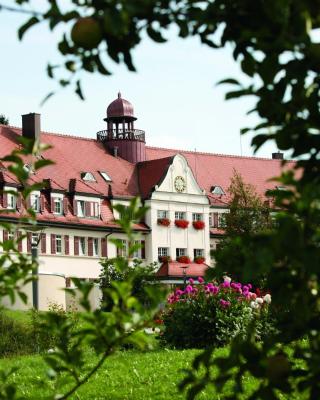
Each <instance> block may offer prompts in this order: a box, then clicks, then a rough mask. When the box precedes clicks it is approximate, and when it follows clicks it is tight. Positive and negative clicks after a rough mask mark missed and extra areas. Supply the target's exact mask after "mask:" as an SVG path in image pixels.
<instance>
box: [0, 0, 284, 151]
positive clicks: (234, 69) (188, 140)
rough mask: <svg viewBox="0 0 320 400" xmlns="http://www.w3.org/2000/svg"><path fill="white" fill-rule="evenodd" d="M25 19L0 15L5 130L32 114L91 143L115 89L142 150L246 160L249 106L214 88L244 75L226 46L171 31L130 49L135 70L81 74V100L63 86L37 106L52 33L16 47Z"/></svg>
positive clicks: (36, 33)
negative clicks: (142, 140)
mask: <svg viewBox="0 0 320 400" xmlns="http://www.w3.org/2000/svg"><path fill="white" fill-rule="evenodd" d="M36 1H37V0H36ZM38 1H40V0H38ZM41 1H42V3H43V0H41ZM0 3H2V4H5V3H6V4H8V3H10V2H8V1H0ZM12 3H13V2H11V5H12ZM25 20H26V16H24V15H20V14H17V13H12V12H7V11H0V54H1V56H0V59H1V63H0V72H1V73H0V114H5V115H6V116H7V117H8V118H9V121H10V125H13V126H21V114H25V113H29V112H38V113H40V114H41V127H42V130H44V131H47V132H57V133H64V134H70V135H75V136H85V137H90V138H94V137H96V132H97V131H99V130H102V129H105V128H106V125H105V122H104V121H103V118H105V114H106V109H107V106H108V104H109V103H110V102H111V101H113V100H114V99H115V98H116V97H117V93H118V91H119V90H120V91H121V93H122V97H123V98H125V99H127V100H129V101H130V102H131V103H132V104H133V106H134V110H135V116H136V117H137V118H138V120H137V121H136V124H135V127H136V128H138V129H142V130H145V132H146V141H147V144H148V145H149V146H157V147H167V148H175V149H184V150H191V151H195V150H196V151H204V152H210V153H218V154H235V155H244V156H251V155H253V150H252V148H251V147H250V141H251V136H250V135H245V136H242V137H241V139H240V129H241V128H243V127H247V126H253V125H254V124H255V123H257V121H258V119H257V117H255V116H254V115H250V116H247V115H246V112H247V111H249V110H250V109H251V108H253V105H254V102H253V101H252V100H249V99H241V100H228V101H225V100H224V95H225V92H226V91H227V89H228V87H227V86H217V85H216V83H217V82H218V81H220V80H221V79H224V78H227V77H235V78H238V79H243V78H244V77H243V75H242V74H241V72H240V69H239V67H238V65H237V64H236V63H235V62H234V61H233V59H232V57H231V50H230V48H229V49H222V50H213V49H210V48H209V47H207V46H204V45H201V43H200V41H199V40H198V39H197V38H192V39H179V38H177V36H176V35H175V33H174V32H173V31H170V33H168V35H167V37H168V38H169V41H168V42H167V43H165V44H157V43H155V42H152V41H151V40H149V39H148V38H146V39H144V40H143V41H142V43H141V44H140V45H139V46H138V47H137V48H136V49H135V50H134V52H133V60H134V63H135V66H136V68H137V72H135V73H133V72H129V71H128V70H127V69H126V67H125V66H118V65H117V64H115V63H112V62H111V61H109V64H108V65H107V67H108V68H109V69H111V71H112V72H113V75H112V76H111V77H108V76H107V77H105V76H102V75H99V74H89V73H83V74H82V86H83V91H84V94H85V97H86V99H85V101H81V100H80V99H79V98H78V97H77V96H76V95H75V94H74V92H73V91H72V90H71V89H64V90H59V92H58V93H57V94H56V95H55V96H53V97H52V98H51V99H50V100H49V101H48V102H47V103H45V104H44V105H43V106H40V103H41V100H42V99H43V98H44V97H45V95H46V94H48V93H49V92H50V91H52V90H56V89H57V84H56V83H55V82H54V81H52V80H51V79H49V78H48V77H47V75H46V65H47V63H48V62H50V63H51V64H54V63H55V62H59V60H60V55H59V53H58V50H57V42H58V38H59V30H58V31H54V32H50V31H49V30H48V28H47V26H46V25H43V26H36V27H34V28H32V29H31V30H30V31H28V32H27V34H26V35H25V37H24V39H23V41H22V42H19V40H18V37H17V29H18V27H19V26H20V25H21V24H22V23H23V22H24V21H25ZM273 151H276V147H275V145H274V144H272V143H270V144H267V145H265V146H264V147H263V148H262V149H261V150H260V151H259V152H258V153H257V155H258V156H262V157H268V158H270V157H271V153H272V152H273Z"/></svg>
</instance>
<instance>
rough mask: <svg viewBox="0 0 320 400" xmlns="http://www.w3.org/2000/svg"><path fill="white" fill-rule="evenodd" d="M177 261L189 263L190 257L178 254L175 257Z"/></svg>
mask: <svg viewBox="0 0 320 400" xmlns="http://www.w3.org/2000/svg"><path fill="white" fill-rule="evenodd" d="M177 261H178V262H179V263H182V264H189V263H190V262H191V260H190V257H188V256H180V257H178V258H177Z"/></svg>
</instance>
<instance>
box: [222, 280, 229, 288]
mask: <svg viewBox="0 0 320 400" xmlns="http://www.w3.org/2000/svg"><path fill="white" fill-rule="evenodd" d="M221 286H222V287H225V288H229V287H230V282H229V281H224V282H223V284H222V285H221Z"/></svg>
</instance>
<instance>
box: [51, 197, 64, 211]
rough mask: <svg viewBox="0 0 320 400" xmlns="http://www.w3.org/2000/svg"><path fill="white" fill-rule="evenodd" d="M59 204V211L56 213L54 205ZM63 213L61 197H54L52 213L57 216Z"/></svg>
mask: <svg viewBox="0 0 320 400" xmlns="http://www.w3.org/2000/svg"><path fill="white" fill-rule="evenodd" d="M57 204H59V209H60V210H59V211H57V208H56V205H57ZM62 211H63V204H62V199H61V197H54V198H53V213H54V214H57V215H61V214H62Z"/></svg>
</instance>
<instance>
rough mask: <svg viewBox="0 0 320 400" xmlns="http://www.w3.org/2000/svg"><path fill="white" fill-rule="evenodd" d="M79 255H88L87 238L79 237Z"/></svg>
mask: <svg viewBox="0 0 320 400" xmlns="http://www.w3.org/2000/svg"><path fill="white" fill-rule="evenodd" d="M79 255H80V256H85V255H86V238H84V237H79Z"/></svg>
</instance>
